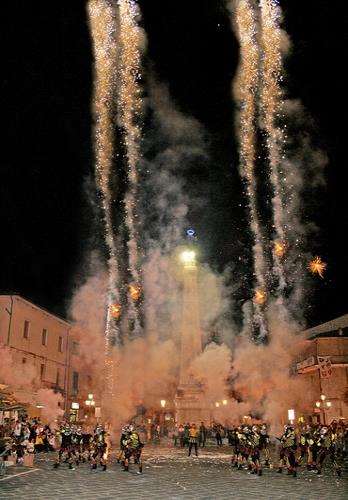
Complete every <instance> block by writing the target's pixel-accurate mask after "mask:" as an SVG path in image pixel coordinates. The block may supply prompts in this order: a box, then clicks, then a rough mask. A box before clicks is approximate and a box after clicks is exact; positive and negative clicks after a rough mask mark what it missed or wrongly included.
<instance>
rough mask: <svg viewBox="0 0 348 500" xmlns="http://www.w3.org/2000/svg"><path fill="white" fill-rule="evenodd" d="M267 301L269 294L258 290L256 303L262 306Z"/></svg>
mask: <svg viewBox="0 0 348 500" xmlns="http://www.w3.org/2000/svg"><path fill="white" fill-rule="evenodd" d="M266 300H267V293H266V292H265V290H260V289H259V290H256V292H255V295H254V302H255V304H259V305H260V306H262V305H263V304H264V303H265V302H266Z"/></svg>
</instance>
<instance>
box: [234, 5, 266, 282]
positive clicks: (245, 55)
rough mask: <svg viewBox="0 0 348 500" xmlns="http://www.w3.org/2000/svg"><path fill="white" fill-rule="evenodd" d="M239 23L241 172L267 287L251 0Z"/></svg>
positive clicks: (259, 274) (259, 270) (258, 271)
mask: <svg viewBox="0 0 348 500" xmlns="http://www.w3.org/2000/svg"><path fill="white" fill-rule="evenodd" d="M236 27H237V32H238V37H239V42H240V54H241V58H240V65H239V70H238V75H237V79H236V82H235V89H234V92H235V97H236V99H237V101H238V102H239V105H240V112H239V120H240V133H239V135H240V137H239V142H240V158H241V173H242V176H243V177H244V179H245V181H246V194H247V198H248V204H249V213H250V226H251V230H252V232H253V235H254V240H255V244H254V254H253V257H254V270H255V276H256V281H257V287H258V288H264V287H265V269H266V263H265V258H264V248H263V242H262V234H261V229H260V221H259V216H258V212H257V203H256V179H255V172H254V170H255V157H256V115H257V112H256V96H257V89H258V81H259V71H258V66H259V50H258V43H257V32H256V19H255V12H254V9H253V7H252V3H251V2H250V1H249V0H241V1H239V2H238V3H237V5H236Z"/></svg>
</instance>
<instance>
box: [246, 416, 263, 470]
mask: <svg viewBox="0 0 348 500" xmlns="http://www.w3.org/2000/svg"><path fill="white" fill-rule="evenodd" d="M260 438H261V436H260V429H259V427H258V426H257V425H253V426H252V428H251V432H250V434H249V438H248V442H249V448H250V453H249V461H250V465H251V473H252V474H257V475H258V476H262V467H261V461H260Z"/></svg>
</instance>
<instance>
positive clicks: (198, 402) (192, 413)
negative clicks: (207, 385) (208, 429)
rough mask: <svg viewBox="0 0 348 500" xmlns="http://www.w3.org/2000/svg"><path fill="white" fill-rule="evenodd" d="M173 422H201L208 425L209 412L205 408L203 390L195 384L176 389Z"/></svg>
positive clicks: (209, 419) (183, 385) (209, 420)
mask: <svg viewBox="0 0 348 500" xmlns="http://www.w3.org/2000/svg"><path fill="white" fill-rule="evenodd" d="M174 403H175V407H176V415H175V420H176V422H177V423H178V424H179V425H180V424H186V423H190V424H192V423H195V424H197V425H199V424H200V423H201V422H204V423H205V424H210V422H211V410H210V409H209V408H207V407H206V401H205V398H204V392H203V390H202V389H201V388H200V387H199V386H197V385H196V384H192V383H190V384H182V385H180V386H179V387H178V390H177V393H176V396H175V399H174Z"/></svg>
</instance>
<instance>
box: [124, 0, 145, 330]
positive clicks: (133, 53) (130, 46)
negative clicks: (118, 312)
mask: <svg viewBox="0 0 348 500" xmlns="http://www.w3.org/2000/svg"><path fill="white" fill-rule="evenodd" d="M118 8H119V24H120V25H119V30H120V32H119V43H120V71H119V80H120V82H119V85H120V88H119V95H118V105H119V121H120V124H121V126H122V127H123V130H124V141H125V147H126V155H127V170H128V191H127V193H126V196H125V211H126V225H127V228H128V233H129V241H128V254H129V271H130V274H131V278H132V281H134V282H135V283H139V282H140V271H139V235H138V231H137V218H138V214H137V191H138V186H137V183H138V174H137V164H138V161H139V157H140V151H139V143H140V138H141V131H140V127H139V118H140V114H141V108H142V101H141V89H140V84H139V82H140V78H141V75H140V63H141V51H140V48H141V30H140V28H139V26H138V24H137V22H136V18H137V16H138V15H139V11H138V7H137V4H136V2H134V1H133V0H119V2H118ZM129 313H130V315H131V316H133V319H134V320H135V329H138V328H140V321H139V317H138V313H137V309H136V308H134V307H133V306H130V308H129Z"/></svg>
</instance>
